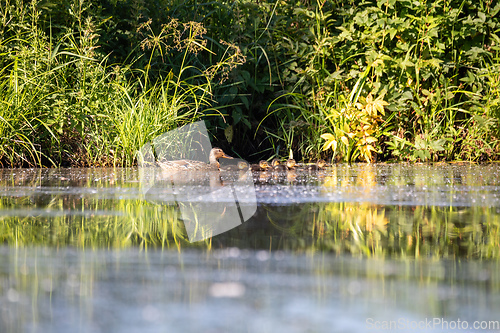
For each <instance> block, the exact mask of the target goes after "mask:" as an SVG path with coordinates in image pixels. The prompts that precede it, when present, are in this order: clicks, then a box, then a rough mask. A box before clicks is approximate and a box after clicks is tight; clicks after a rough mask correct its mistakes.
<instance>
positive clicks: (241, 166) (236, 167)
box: [220, 161, 248, 171]
mask: <svg viewBox="0 0 500 333" xmlns="http://www.w3.org/2000/svg"><path fill="white" fill-rule="evenodd" d="M220 169H221V170H224V171H246V170H248V163H247V162H245V161H239V162H238V163H237V164H229V165H225V166H221V167H220Z"/></svg>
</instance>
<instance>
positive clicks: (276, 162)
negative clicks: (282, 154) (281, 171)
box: [271, 158, 281, 167]
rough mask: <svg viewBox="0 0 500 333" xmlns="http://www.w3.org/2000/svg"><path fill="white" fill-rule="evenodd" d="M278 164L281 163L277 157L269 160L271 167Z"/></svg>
mask: <svg viewBox="0 0 500 333" xmlns="http://www.w3.org/2000/svg"><path fill="white" fill-rule="evenodd" d="M280 164H281V162H280V160H279V159H277V158H275V159H274V160H272V162H271V165H272V166H273V167H276V166H278V165H280Z"/></svg>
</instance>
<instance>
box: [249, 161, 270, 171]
mask: <svg viewBox="0 0 500 333" xmlns="http://www.w3.org/2000/svg"><path fill="white" fill-rule="evenodd" d="M270 167H271V166H270V165H269V163H267V161H260V162H259V164H252V165H251V166H250V169H252V171H267V169H269V168H270Z"/></svg>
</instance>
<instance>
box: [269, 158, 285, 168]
mask: <svg viewBox="0 0 500 333" xmlns="http://www.w3.org/2000/svg"><path fill="white" fill-rule="evenodd" d="M271 166H272V168H273V171H286V170H287V167H286V166H285V165H283V164H281V162H280V160H278V159H277V158H275V159H274V160H273V161H272V162H271Z"/></svg>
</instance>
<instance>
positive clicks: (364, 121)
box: [321, 93, 389, 163]
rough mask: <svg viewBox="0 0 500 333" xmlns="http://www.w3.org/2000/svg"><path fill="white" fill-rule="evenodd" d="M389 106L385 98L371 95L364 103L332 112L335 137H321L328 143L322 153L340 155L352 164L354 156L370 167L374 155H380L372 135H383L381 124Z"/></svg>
mask: <svg viewBox="0 0 500 333" xmlns="http://www.w3.org/2000/svg"><path fill="white" fill-rule="evenodd" d="M386 105H389V103H387V102H386V101H384V100H383V99H382V97H377V98H376V99H373V96H372V94H371V93H370V94H368V96H367V97H366V98H363V99H362V100H361V102H356V103H348V104H347V105H346V107H345V108H343V109H342V110H340V111H337V110H334V109H333V110H332V114H330V115H329V116H328V118H330V121H331V124H332V127H333V133H325V134H322V135H321V138H323V139H325V140H326V142H325V144H324V145H323V150H327V149H329V148H331V149H332V150H333V153H334V155H336V154H339V155H340V157H344V159H347V160H348V161H351V158H350V156H354V157H358V158H359V159H361V160H364V161H366V162H368V163H370V162H371V161H372V159H373V156H372V151H373V152H376V151H377V150H376V148H375V146H376V143H377V141H378V139H377V138H375V137H374V136H373V135H374V134H375V133H379V132H380V131H379V124H380V123H381V122H382V116H383V115H384V114H385V112H384V106H386ZM351 151H352V154H351Z"/></svg>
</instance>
